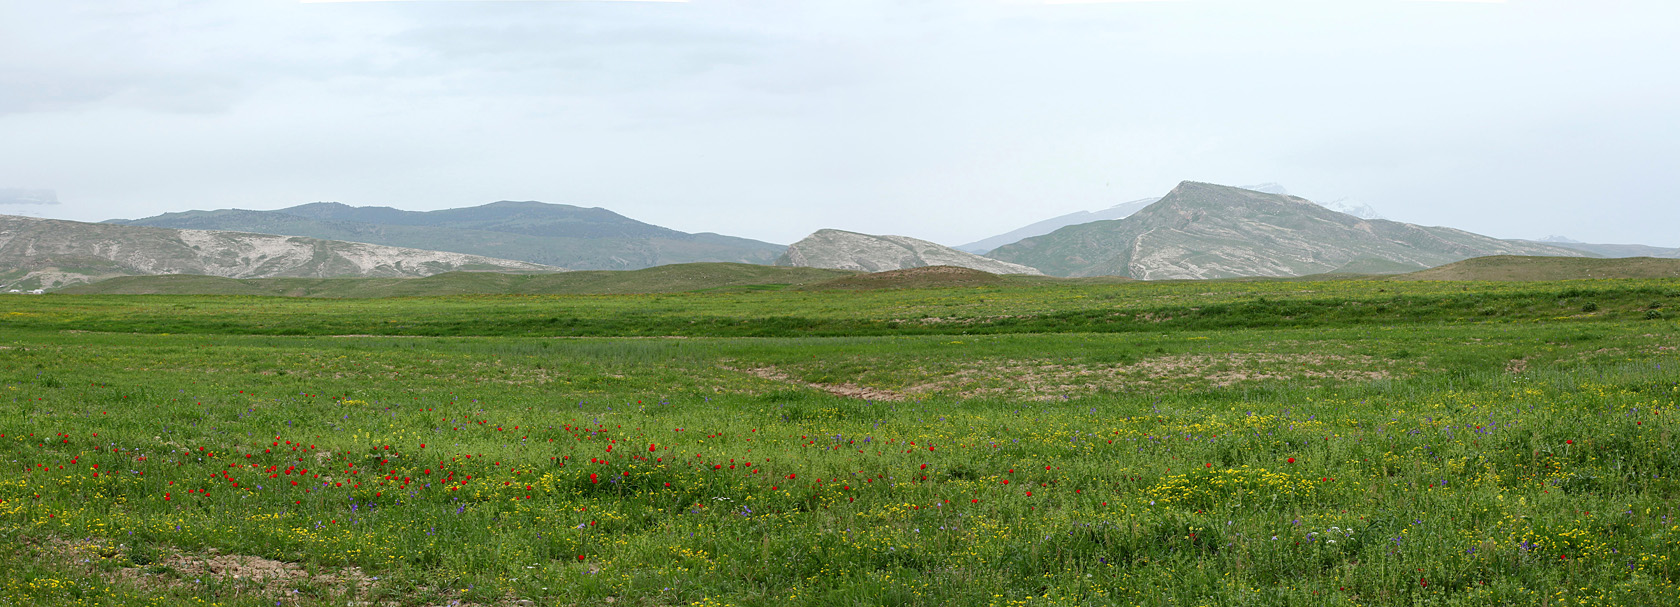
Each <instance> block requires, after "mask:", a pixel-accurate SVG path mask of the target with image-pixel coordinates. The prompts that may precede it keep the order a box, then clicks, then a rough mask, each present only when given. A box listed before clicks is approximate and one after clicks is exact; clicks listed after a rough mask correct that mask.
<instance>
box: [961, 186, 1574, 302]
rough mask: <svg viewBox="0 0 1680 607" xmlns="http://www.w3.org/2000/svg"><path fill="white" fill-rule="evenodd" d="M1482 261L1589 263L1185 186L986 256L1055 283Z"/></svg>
mask: <svg viewBox="0 0 1680 607" xmlns="http://www.w3.org/2000/svg"><path fill="white" fill-rule="evenodd" d="M1484 255H1547V256H1560V257H1583V256H1588V254H1587V253H1584V252H1582V251H1577V250H1574V249H1567V248H1562V247H1556V246H1551V245H1545V244H1538V243H1523V242H1517V241H1507V240H1500V239H1497V238H1491V237H1487V236H1482V235H1480V234H1473V233H1470V232H1465V231H1462V230H1455V229H1452V228H1440V227H1424V226H1417V225H1412V224H1407V223H1400V222H1396V221H1388V220H1383V219H1373V220H1367V219H1361V218H1358V217H1354V216H1352V215H1348V214H1345V213H1338V212H1336V211H1332V210H1330V209H1326V208H1324V207H1323V206H1320V205H1318V204H1315V203H1313V202H1311V201H1309V200H1307V199H1304V198H1298V197H1294V196H1287V195H1283V194H1269V193H1265V192H1257V191H1253V190H1246V189H1242V188H1234V187H1229V186H1221V185H1214V184H1208V183H1197V182H1192V181H1186V182H1184V183H1181V184H1179V186H1178V187H1176V188H1174V189H1173V191H1172V192H1169V193H1168V194H1167V195H1166V196H1165V197H1163V198H1162V199H1161V200H1160V201H1158V202H1156V203H1154V204H1151V205H1149V206H1148V207H1145V208H1144V209H1142V210H1139V211H1138V212H1136V213H1134V214H1132V215H1131V216H1129V217H1126V218H1124V219H1118V220H1109V221H1096V222H1091V223H1085V224H1079V225H1074V226H1068V227H1065V228H1061V229H1059V230H1056V231H1055V232H1052V233H1050V234H1046V235H1044V236H1038V237H1033V238H1028V239H1025V240H1022V241H1020V242H1016V243H1014V244H1010V245H1006V246H1003V247H1000V248H998V249H996V250H994V251H992V252H991V253H990V254H989V255H988V256H989V257H992V258H995V259H1001V260H1004V261H1009V262H1014V263H1019V264H1022V265H1028V266H1032V267H1035V268H1038V269H1039V270H1042V271H1044V273H1046V274H1049V275H1052V276H1103V275H1113V276H1129V277H1132V278H1138V279H1145V280H1160V279H1196V278H1229V277H1238V276H1277V277H1283V276H1304V275H1308V274H1319V273H1326V272H1334V271H1337V270H1340V269H1342V268H1343V267H1344V266H1348V265H1350V264H1363V265H1375V266H1378V267H1385V268H1389V269H1390V271H1405V270H1408V269H1410V270H1420V269H1423V268H1427V267H1432V266H1437V265H1441V264H1445V263H1450V262H1454V261H1459V260H1462V259H1468V258H1471V257H1480V256H1484Z"/></svg>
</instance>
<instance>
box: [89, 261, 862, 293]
mask: <svg viewBox="0 0 1680 607" xmlns="http://www.w3.org/2000/svg"><path fill="white" fill-rule="evenodd" d="M853 274H856V272H849V271H845V270H825V269H819V268H783V267H774V266H758V265H751V264H740V263H689V264H673V265H666V266H658V267H653V268H646V269H642V270H627V271H612V270H590V271H581V272H563V273H555V274H509V273H502V272H447V273H443V274H437V275H434V276H428V277H425V278H414V279H401V278H326V279H316V278H263V279H245V280H236V279H232V278H221V277H218V276H197V275H181V274H177V275H165V276H128V277H121V278H113V279H110V280H106V281H102V282H97V283H93V284H89V285H82V286H78V287H73V288H69V289H65V290H63V291H62V292H63V293H68V294H84V295H92V294H101V295H268V296H284V297H333V298H359V297H424V296H438V295H588V294H613V293H679V292H686V291H702V290H728V289H749V290H751V289H767V288H781V287H786V286H790V285H805V284H812V283H819V282H822V281H826V280H831V279H834V278H838V277H845V276H850V275H853Z"/></svg>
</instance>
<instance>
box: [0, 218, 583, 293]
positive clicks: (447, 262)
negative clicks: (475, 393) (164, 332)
mask: <svg viewBox="0 0 1680 607" xmlns="http://www.w3.org/2000/svg"><path fill="white" fill-rule="evenodd" d="M455 270H481V271H502V272H554V271H560V268H555V267H551V266H544V265H538V264H534V263H526V262H522V261H511V260H507V259H495V258H491V257H482V256H478V255H467V254H462V253H448V252H443V251H427V250H422V249H409V248H401V247H387V246H381V245H374V244H365V243H360V242H344V241H335V240H320V239H315V238H304V237H300V236H275V235H272V234H249V233H242V232H221V231H211V230H176V229H169V228H152V227H140V226H123V225H112V224H103V223H82V222H78V221H62V220H57V219H38V218H34V217H18V216H11V215H0V286H4V287H5V288H8V289H14V288H25V289H33V288H44V289H56V288H60V287H65V286H69V285H74V284H81V283H86V282H91V281H95V280H100V279H104V278H110V277H115V276H137V275H148V274H203V275H209V276H222V277H227V278H274V277H310V278H338V277H420V276H430V275H433V274H437V273H440V272H450V271H455Z"/></svg>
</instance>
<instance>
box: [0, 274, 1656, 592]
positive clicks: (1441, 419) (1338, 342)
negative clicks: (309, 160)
mask: <svg viewBox="0 0 1680 607" xmlns="http://www.w3.org/2000/svg"><path fill="white" fill-rule="evenodd" d="M7 304H8V306H7V308H6V310H5V311H4V312H0V570H3V571H6V574H5V575H4V576H0V605H11V604H18V605H37V604H39V605H59V604H63V605H176V604H200V603H202V604H220V605H275V604H278V605H327V604H334V605H344V604H367V605H386V604H391V605H456V604H460V605H532V604H535V605H574V604H576V605H605V604H613V605H766V606H768V605H877V604H878V605H1110V604H1145V605H1156V604H1163V605H1164V604H1173V605H1402V604H1404V605H1412V604H1463V605H1484V604H1518V605H1577V604H1588V605H1661V604H1680V586H1676V583H1675V582H1676V577H1677V575H1680V520H1677V519H1676V517H1680V512H1677V511H1675V509H1674V502H1675V500H1676V498H1680V482H1677V478H1676V475H1677V474H1680V452H1677V451H1676V450H1675V447H1674V444H1675V441H1674V436H1673V434H1674V433H1675V432H1676V431H1677V430H1680V422H1677V421H1676V419H1675V417H1676V415H1677V414H1680V410H1677V404H1680V323H1677V322H1676V320H1675V317H1674V314H1673V313H1672V312H1671V311H1680V281H1675V280H1667V281H1665V280H1638V281H1634V280H1622V281H1570V282H1558V283H1520V284H1484V283H1405V284H1398V283H1375V282H1348V283H1342V282H1288V283H1279V282H1269V283H1241V282H1227V283H1169V284H1149V283H1135V284H1114V285H1089V286H1065V285H1058V286H1047V287H1032V286H1003V287H986V288H962V289H928V290H905V291H894V292H841V293H834V292H828V293H790V292H767V293H698V294H673V295H662V296H649V295H623V296H557V297H457V298H414V299H380V300H342V301H329V300H307V301H305V300H281V299H276V298H252V297H218V296H204V297H179V296H155V297H154V296H128V297H122V296H62V295H47V296H40V297H29V298H15V299H8V300H7Z"/></svg>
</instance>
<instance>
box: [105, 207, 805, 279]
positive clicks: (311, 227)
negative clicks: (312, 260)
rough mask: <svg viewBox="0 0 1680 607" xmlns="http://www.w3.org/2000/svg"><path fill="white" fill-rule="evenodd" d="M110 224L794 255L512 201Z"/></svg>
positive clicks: (625, 255) (681, 258) (589, 258)
mask: <svg viewBox="0 0 1680 607" xmlns="http://www.w3.org/2000/svg"><path fill="white" fill-rule="evenodd" d="M106 223H115V224H122V225H144V226H154V227H168V228H188V229H201V230H233V231H241V232H256V233H262V234H285V235H293V236H308V237H312V238H324V239H330V240H344V241H351V242H367V243H373V244H382V245H388V246H401V247H415V248H432V249H441V250H446V251H454V252H457V253H468V254H473V255H484V256H489V257H497V258H504V259H514V260H520V261H526V262H530V263H538V264H544V265H551V266H558V267H563V268H567V269H574V270H634V269H639V268H647V267H653V266H658V265H664V264H672V263H691V262H704V261H719V262H739V263H755V264H769V263H771V262H772V261H775V259H776V256H777V255H779V254H781V252H782V250H783V249H784V247H782V246H781V245H776V244H771V243H767V242H760V241H757V240H751V239H747V238H736V237H733V236H723V235H720V234H712V233H707V232H702V233H698V234H689V233H686V232H679V231H677V230H672V229H670V228H664V227H660V226H656V225H653V224H649V223H643V222H640V221H636V220H634V219H630V218H628V217H625V216H623V215H619V214H618V213H614V212H612V211H609V210H607V209H602V208H584V207H578V206H572V205H565V204H549V203H543V202H535V201H509V200H504V201H501V202H493V203H490V204H486V205H481V206H476V207H467V208H459V209H443V210H438V211H405V210H401V209H394V208H391V207H354V206H350V205H346V204H340V203H336V202H316V203H310V204H305V205H299V206H295V207H290V208H285V209H280V210H278V211H247V210H242V209H223V210H218V211H186V212H181V213H166V214H163V215H158V216H156V217H147V218H144V219H133V220H123V219H113V220H110V221H108V222H106Z"/></svg>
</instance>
